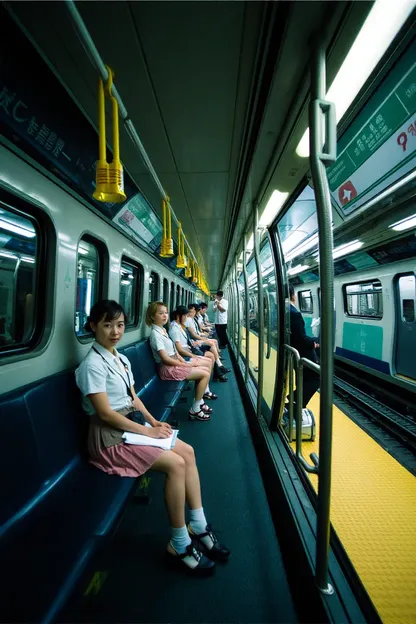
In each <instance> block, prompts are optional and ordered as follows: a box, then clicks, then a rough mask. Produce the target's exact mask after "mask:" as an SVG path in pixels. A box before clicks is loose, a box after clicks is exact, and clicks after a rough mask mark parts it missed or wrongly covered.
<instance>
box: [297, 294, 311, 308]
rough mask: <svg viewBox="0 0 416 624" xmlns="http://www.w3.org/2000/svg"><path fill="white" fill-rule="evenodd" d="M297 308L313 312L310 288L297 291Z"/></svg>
mask: <svg viewBox="0 0 416 624" xmlns="http://www.w3.org/2000/svg"><path fill="white" fill-rule="evenodd" d="M298 297H299V309H300V311H301V312H309V313H312V312H313V302H312V293H311V291H310V290H301V291H300V292H299V293H298Z"/></svg>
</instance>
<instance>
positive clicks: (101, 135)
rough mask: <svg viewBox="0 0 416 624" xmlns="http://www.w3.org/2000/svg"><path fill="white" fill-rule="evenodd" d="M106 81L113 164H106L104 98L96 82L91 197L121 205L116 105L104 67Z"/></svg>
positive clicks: (110, 76) (121, 170)
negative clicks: (95, 150)
mask: <svg viewBox="0 0 416 624" xmlns="http://www.w3.org/2000/svg"><path fill="white" fill-rule="evenodd" d="M106 68H107V71H108V80H107V84H106V87H105V94H106V95H107V97H108V98H109V99H110V100H111V102H112V107H113V162H111V163H108V162H107V157H106V152H107V150H106V145H107V142H106V131H105V98H104V85H103V81H102V80H101V78H100V79H99V80H98V152H99V156H98V158H99V160H98V163H97V168H96V187H95V192H94V194H93V197H94V198H95V199H96V200H97V201H100V202H109V203H121V202H124V201H125V200H126V195H125V193H124V176H123V166H122V164H121V162H120V140H119V127H118V103H117V100H116V98H115V97H114V95H113V93H112V87H113V71H112V70H111V69H110V67H108V65H106Z"/></svg>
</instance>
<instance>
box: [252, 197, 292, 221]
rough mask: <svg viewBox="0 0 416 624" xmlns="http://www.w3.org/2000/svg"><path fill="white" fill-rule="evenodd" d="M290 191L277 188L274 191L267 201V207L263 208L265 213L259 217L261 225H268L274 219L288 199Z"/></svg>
mask: <svg viewBox="0 0 416 624" xmlns="http://www.w3.org/2000/svg"><path fill="white" fill-rule="evenodd" d="M288 195H289V193H282V192H281V191H278V190H277V189H276V190H275V191H273V193H272V194H271V197H270V199H269V201H268V202H267V205H266V208H265V209H264V210H263V214H262V215H261V217H260V219H259V226H260V227H267V226H268V225H270V223H271V222H272V221H273V219H274V218H275V217H276V215H277V214H278V212H279V210H280V209H281V207H282V206H283V204H284V203H285V201H286V198H287V196H288Z"/></svg>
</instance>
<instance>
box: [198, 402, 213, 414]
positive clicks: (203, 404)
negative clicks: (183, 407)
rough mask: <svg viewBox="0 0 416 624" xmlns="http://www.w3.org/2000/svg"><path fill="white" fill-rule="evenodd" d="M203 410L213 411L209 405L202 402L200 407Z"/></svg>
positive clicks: (209, 412) (207, 412)
mask: <svg viewBox="0 0 416 624" xmlns="http://www.w3.org/2000/svg"><path fill="white" fill-rule="evenodd" d="M200 409H201V410H202V411H203V412H205V414H212V412H213V411H214V410H213V409H212V407H209V405H207V404H206V403H202V405H201V408H200Z"/></svg>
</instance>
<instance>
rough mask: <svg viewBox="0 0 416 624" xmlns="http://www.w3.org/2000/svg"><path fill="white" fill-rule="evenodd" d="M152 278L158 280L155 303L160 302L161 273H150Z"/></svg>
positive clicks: (156, 281) (156, 282)
mask: <svg viewBox="0 0 416 624" xmlns="http://www.w3.org/2000/svg"><path fill="white" fill-rule="evenodd" d="M152 277H154V278H156V279H155V282H154V283H155V285H156V299H155V301H159V296H160V276H159V273H157V272H156V271H150V275H149V279H150V278H152ZM153 290H154V289H153ZM147 303H148V304H149V303H152V302H151V301H148V302H147Z"/></svg>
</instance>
